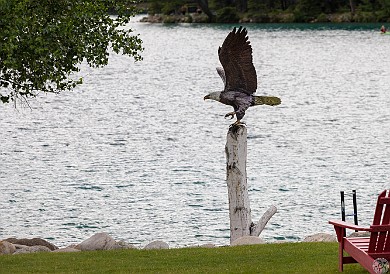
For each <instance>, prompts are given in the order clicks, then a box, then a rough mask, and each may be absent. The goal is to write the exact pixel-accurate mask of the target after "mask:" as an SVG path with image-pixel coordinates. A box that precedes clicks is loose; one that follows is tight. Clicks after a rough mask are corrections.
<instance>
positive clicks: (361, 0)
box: [144, 0, 390, 23]
mask: <svg viewBox="0 0 390 274" xmlns="http://www.w3.org/2000/svg"><path fill="white" fill-rule="evenodd" d="M144 1H145V2H146V3H149V4H152V5H153V6H155V7H159V9H160V10H169V11H172V8H171V9H167V8H166V7H172V3H173V2H174V3H175V5H176V10H180V8H181V7H182V6H184V5H193V4H197V5H198V7H200V8H201V9H202V11H203V12H204V13H205V14H206V15H207V18H208V20H207V22H217V23H236V22H238V21H239V20H242V21H243V22H257V23H262V22H264V23H268V22H273V23H278V22H280V23H288V22H327V21H329V20H330V16H328V15H336V16H334V17H333V20H335V21H336V22H338V21H337V20H346V21H348V22H386V21H390V0H311V1H309V0H277V1H274V0H196V1H191V0H175V1H168V0H144ZM153 10H154V11H156V9H153ZM156 13H158V12H152V14H156ZM346 13H349V16H348V14H346ZM164 14H166V13H164ZM337 15H340V17H337ZM345 15H347V16H345Z"/></svg>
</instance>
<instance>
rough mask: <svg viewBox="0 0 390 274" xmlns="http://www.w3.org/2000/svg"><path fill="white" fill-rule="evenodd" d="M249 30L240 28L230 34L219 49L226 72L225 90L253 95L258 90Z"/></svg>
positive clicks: (220, 59) (220, 58)
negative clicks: (248, 34)
mask: <svg viewBox="0 0 390 274" xmlns="http://www.w3.org/2000/svg"><path fill="white" fill-rule="evenodd" d="M247 33H248V32H247V30H246V29H245V28H242V27H240V28H239V29H238V30H237V31H236V28H234V29H233V31H232V32H230V33H229V34H228V36H227V37H226V39H225V41H224V42H223V44H222V47H219V49H218V55H219V61H220V62H221V64H222V66H223V69H224V70H225V77H226V83H225V90H224V91H228V90H235V91H240V92H245V93H247V94H252V93H255V92H256V89H257V75H256V70H255V67H254V66H253V62H252V47H251V45H250V42H249V41H248V36H247Z"/></svg>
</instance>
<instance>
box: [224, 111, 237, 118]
mask: <svg viewBox="0 0 390 274" xmlns="http://www.w3.org/2000/svg"><path fill="white" fill-rule="evenodd" d="M234 115H236V113H235V112H229V113H226V115H225V118H227V117H229V116H231V117H230V120H231V119H233V118H234Z"/></svg>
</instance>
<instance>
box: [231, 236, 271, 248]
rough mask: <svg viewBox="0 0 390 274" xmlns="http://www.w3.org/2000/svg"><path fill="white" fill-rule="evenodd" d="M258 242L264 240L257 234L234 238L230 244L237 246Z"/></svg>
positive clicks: (262, 242) (260, 242) (263, 242)
mask: <svg viewBox="0 0 390 274" xmlns="http://www.w3.org/2000/svg"><path fill="white" fill-rule="evenodd" d="M258 244H265V241H264V240H262V239H261V238H259V237H257V236H243V237H240V238H238V239H236V240H234V241H233V242H232V243H231V244H230V245H231V246H237V245H258Z"/></svg>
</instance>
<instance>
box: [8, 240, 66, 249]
mask: <svg viewBox="0 0 390 274" xmlns="http://www.w3.org/2000/svg"><path fill="white" fill-rule="evenodd" d="M5 241H7V242H9V243H12V244H18V245H26V246H35V245H40V246H46V247H47V248H49V249H50V250H55V249H58V247H56V246H55V245H53V244H51V243H49V242H48V241H46V240H43V239H40V238H32V239H16V238H8V239H5Z"/></svg>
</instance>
